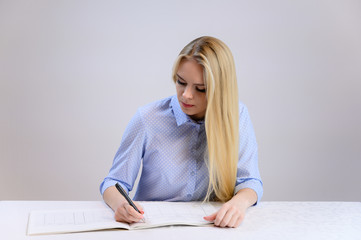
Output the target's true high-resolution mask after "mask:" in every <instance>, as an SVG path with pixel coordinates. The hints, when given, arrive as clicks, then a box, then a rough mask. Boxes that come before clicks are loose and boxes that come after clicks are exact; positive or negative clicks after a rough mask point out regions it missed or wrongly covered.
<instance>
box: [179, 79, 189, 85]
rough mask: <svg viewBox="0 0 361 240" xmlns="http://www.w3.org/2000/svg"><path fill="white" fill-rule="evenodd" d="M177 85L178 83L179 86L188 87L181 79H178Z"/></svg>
mask: <svg viewBox="0 0 361 240" xmlns="http://www.w3.org/2000/svg"><path fill="white" fill-rule="evenodd" d="M177 83H178V84H179V85H182V86H185V85H187V84H186V83H185V82H181V81H180V80H179V79H177Z"/></svg>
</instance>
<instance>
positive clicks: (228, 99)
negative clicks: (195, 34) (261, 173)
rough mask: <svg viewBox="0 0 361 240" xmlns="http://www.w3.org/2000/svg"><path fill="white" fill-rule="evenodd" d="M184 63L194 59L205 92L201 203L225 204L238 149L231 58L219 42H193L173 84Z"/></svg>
mask: <svg viewBox="0 0 361 240" xmlns="http://www.w3.org/2000/svg"><path fill="white" fill-rule="evenodd" d="M184 59H194V60H196V61H197V63H198V64H200V65H201V66H202V67H203V78H204V83H205V85H206V89H207V90H206V97H207V110H206V114H205V128H206V135H207V144H208V163H207V166H208V172H209V184H208V191H207V195H206V198H205V200H209V199H210V197H211V195H213V197H214V198H215V200H218V201H221V202H225V201H228V200H229V199H231V198H232V196H233V194H234V187H235V184H236V177H237V163H238V148H239V123H238V121H239V106H238V104H239V100H238V87H237V79H236V71H235V65H234V60H233V56H232V53H231V51H230V50H229V48H228V47H227V45H226V44H224V43H223V42H222V41H220V40H219V39H217V38H214V37H208V36H204V37H200V38H197V39H195V40H193V41H192V42H190V43H189V44H188V45H187V46H185V47H184V48H183V50H182V51H181V52H180V54H179V56H178V58H177V60H176V62H175V64H174V67H173V81H174V82H176V73H177V71H178V67H179V65H180V63H181V61H182V60H184Z"/></svg>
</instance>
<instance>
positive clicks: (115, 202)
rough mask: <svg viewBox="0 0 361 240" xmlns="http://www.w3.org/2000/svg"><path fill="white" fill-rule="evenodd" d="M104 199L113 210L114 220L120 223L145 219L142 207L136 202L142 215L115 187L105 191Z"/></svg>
mask: <svg viewBox="0 0 361 240" xmlns="http://www.w3.org/2000/svg"><path fill="white" fill-rule="evenodd" d="M103 199H104V201H105V202H106V203H107V204H108V206H109V207H111V208H112V209H113V211H114V219H115V220H116V221H118V222H126V223H133V222H139V221H140V220H142V219H143V217H144V216H143V214H144V211H143V208H142V206H140V204H139V203H137V202H134V204H135V206H137V208H138V209H139V211H140V212H141V213H139V212H137V211H136V210H135V209H134V208H133V207H132V206H131V205H130V204H129V203H128V202H127V200H125V198H124V197H123V196H122V195H121V194H120V193H119V191H118V190H117V189H116V188H115V186H111V187H109V188H107V189H106V190H105V191H104V194H103Z"/></svg>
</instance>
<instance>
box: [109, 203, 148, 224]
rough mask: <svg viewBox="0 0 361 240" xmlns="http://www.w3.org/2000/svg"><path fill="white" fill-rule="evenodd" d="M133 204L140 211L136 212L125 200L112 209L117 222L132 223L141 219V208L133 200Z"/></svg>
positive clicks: (142, 212)
mask: <svg viewBox="0 0 361 240" xmlns="http://www.w3.org/2000/svg"><path fill="white" fill-rule="evenodd" d="M134 204H135V205H136V206H137V208H138V209H139V211H140V212H141V213H139V212H137V211H136V210H135V209H134V208H133V207H132V206H131V205H130V204H129V203H128V202H127V201H122V202H121V204H120V205H119V206H118V207H117V208H116V210H115V211H114V218H115V220H116V221H118V222H126V223H134V222H139V221H140V220H142V219H143V217H144V216H143V214H144V211H143V208H142V206H140V204H138V203H137V202H134Z"/></svg>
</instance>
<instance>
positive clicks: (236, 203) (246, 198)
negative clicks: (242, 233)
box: [204, 189, 257, 228]
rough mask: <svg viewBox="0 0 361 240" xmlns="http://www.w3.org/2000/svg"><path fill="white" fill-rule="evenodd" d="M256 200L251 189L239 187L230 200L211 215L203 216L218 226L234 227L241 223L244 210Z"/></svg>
mask: <svg viewBox="0 0 361 240" xmlns="http://www.w3.org/2000/svg"><path fill="white" fill-rule="evenodd" d="M256 201H257V195H256V193H255V192H254V191H253V190H252V189H241V190H240V191H239V192H238V193H237V194H236V195H234V196H233V197H232V198H231V200H229V201H228V202H226V203H224V204H223V206H222V207H221V208H220V209H219V210H218V211H217V212H215V213H213V214H212V215H209V216H206V217H204V219H205V220H207V221H210V222H212V221H213V222H214V225H215V226H218V227H232V228H236V227H238V226H239V225H241V223H242V221H243V219H244V217H245V214H246V210H247V208H248V207H249V206H252V205H253V204H254V203H255V202H256Z"/></svg>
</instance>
